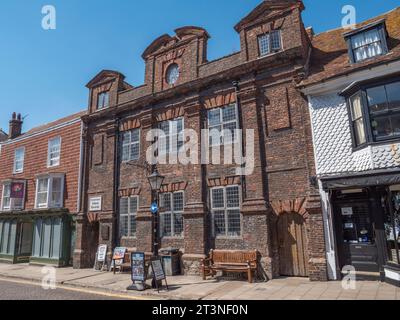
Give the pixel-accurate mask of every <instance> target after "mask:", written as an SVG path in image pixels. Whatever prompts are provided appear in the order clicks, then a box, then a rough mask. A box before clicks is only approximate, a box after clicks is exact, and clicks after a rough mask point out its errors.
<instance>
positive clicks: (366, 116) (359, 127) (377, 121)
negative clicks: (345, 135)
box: [349, 81, 400, 146]
mask: <svg viewBox="0 0 400 320" xmlns="http://www.w3.org/2000/svg"><path fill="white" fill-rule="evenodd" d="M349 106H350V115H351V124H352V133H353V140H354V146H360V145H363V144H365V143H369V142H380V141H387V140H392V139H399V138H400V81H396V82H391V83H387V84H382V85H379V86H368V87H364V88H362V89H361V90H360V91H359V92H358V93H356V94H354V95H353V96H351V97H350V98H349Z"/></svg>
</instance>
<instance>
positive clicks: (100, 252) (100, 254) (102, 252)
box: [97, 244, 107, 262]
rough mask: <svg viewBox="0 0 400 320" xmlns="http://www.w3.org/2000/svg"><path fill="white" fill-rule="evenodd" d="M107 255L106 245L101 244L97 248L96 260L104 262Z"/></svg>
mask: <svg viewBox="0 0 400 320" xmlns="http://www.w3.org/2000/svg"><path fill="white" fill-rule="evenodd" d="M106 256H107V245H106V244H101V245H99V247H98V249H97V261H98V262H105V261H106Z"/></svg>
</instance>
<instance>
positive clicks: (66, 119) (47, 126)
mask: <svg viewBox="0 0 400 320" xmlns="http://www.w3.org/2000/svg"><path fill="white" fill-rule="evenodd" d="M85 114H86V110H85V111H80V112H78V113H74V114H71V115H69V116H67V117H64V118H61V119H58V120H56V121H53V122H49V123H46V124H44V125H41V126H38V127H35V128H32V129H31V130H29V131H27V132H25V133H23V134H22V135H20V136H19V137H18V138H20V137H23V136H26V135H31V134H34V133H38V132H41V131H45V130H47V129H50V128H52V127H56V126H58V125H61V124H63V123H66V122H69V121H73V120H75V119H78V118H80V117H82V116H84V115H85Z"/></svg>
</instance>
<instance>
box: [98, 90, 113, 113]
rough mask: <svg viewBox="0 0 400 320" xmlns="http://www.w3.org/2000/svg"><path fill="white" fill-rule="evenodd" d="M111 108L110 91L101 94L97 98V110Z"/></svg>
mask: <svg viewBox="0 0 400 320" xmlns="http://www.w3.org/2000/svg"><path fill="white" fill-rule="evenodd" d="M109 106H110V93H109V92H108V91H105V92H101V93H99V95H98V96H97V110H101V109H104V108H108V107H109Z"/></svg>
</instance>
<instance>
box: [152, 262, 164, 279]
mask: <svg viewBox="0 0 400 320" xmlns="http://www.w3.org/2000/svg"><path fill="white" fill-rule="evenodd" d="M151 269H152V270H153V277H154V278H155V279H156V280H157V281H159V280H164V279H165V273H164V268H163V265H162V262H161V259H154V260H151Z"/></svg>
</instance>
